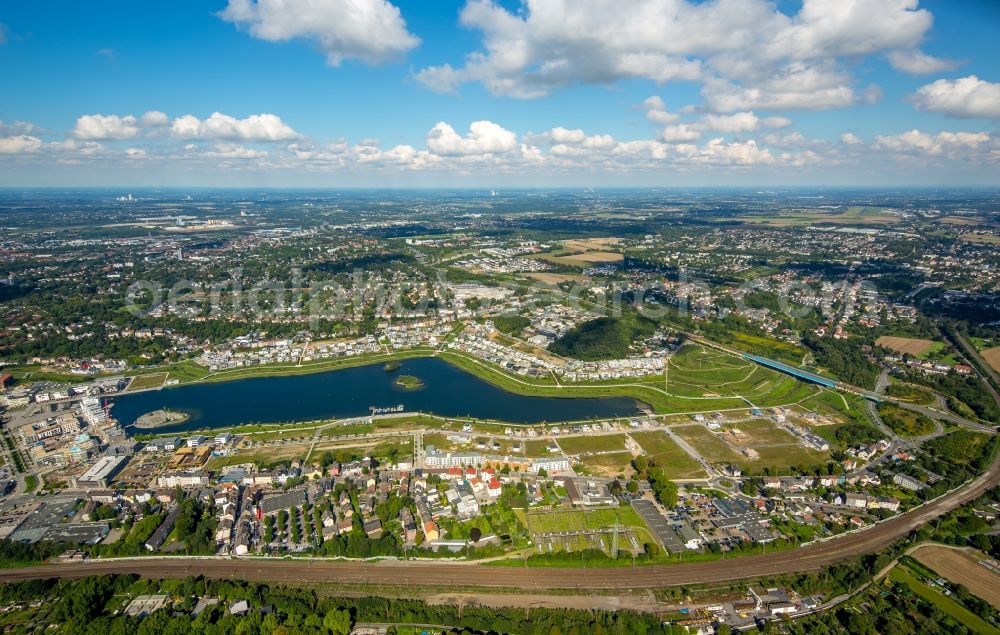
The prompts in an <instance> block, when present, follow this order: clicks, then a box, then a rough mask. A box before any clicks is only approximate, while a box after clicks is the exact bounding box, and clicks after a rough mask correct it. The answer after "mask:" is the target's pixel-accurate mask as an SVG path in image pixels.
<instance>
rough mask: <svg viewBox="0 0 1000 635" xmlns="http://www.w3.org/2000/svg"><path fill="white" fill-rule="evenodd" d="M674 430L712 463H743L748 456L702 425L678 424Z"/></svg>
mask: <svg viewBox="0 0 1000 635" xmlns="http://www.w3.org/2000/svg"><path fill="white" fill-rule="evenodd" d="M674 432H675V433H677V436H679V437H681V438H682V439H684V440H685V441H687V442H688V443H690V444H691V446H692V447H693V448H694V449H695V450H697V451H698V453H699V454H701V455H702V456H703V457H705V459H706V460H707V461H708V462H710V463H741V462H742V461H743V459H744V458H746V457H744V456H743V455H742V454H740V453H739V452H737V451H736V450H734V449H733V448H731V447H730V446H729V445H728V444H727V443H726V442H725V441H723V440H722V439H720V438H719V437H718V435H716V434H713V433H712V432H710V431H709V430H707V429H706V428H705V427H703V426H701V425H698V424H693V425H687V426H677V427H676V428H674Z"/></svg>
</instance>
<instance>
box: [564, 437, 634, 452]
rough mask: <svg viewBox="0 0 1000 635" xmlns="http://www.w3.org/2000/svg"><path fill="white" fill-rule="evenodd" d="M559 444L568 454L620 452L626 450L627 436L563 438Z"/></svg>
mask: <svg viewBox="0 0 1000 635" xmlns="http://www.w3.org/2000/svg"><path fill="white" fill-rule="evenodd" d="M558 443H559V447H561V448H562V449H563V452H565V453H566V454H584V453H586V452H618V451H622V450H624V449H625V435H624V434H605V435H601V436H579V437H563V438H561V439H559V440H558Z"/></svg>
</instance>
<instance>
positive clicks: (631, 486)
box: [625, 481, 639, 494]
mask: <svg viewBox="0 0 1000 635" xmlns="http://www.w3.org/2000/svg"><path fill="white" fill-rule="evenodd" d="M625 489H627V490H628V491H629V493H630V494H635V493H636V492H638V491H639V483H637V482H636V481H629V482H628V484H627V485H626V486H625Z"/></svg>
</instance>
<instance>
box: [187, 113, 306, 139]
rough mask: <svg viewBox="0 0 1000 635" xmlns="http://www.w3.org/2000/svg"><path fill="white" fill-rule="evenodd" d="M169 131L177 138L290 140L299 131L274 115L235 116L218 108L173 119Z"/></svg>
mask: <svg viewBox="0 0 1000 635" xmlns="http://www.w3.org/2000/svg"><path fill="white" fill-rule="evenodd" d="M170 132H171V134H173V135H174V136H175V137H179V138H181V139H213V140H225V141H250V142H253V141H290V140H293V139H297V138H298V137H299V134H298V133H297V132H295V130H293V129H292V128H291V127H290V126H288V125H287V124H286V123H285V122H283V121H282V120H281V117H278V116H277V115H270V114H261V115H250V116H249V117H246V118H245V119H237V118H235V117H232V116H230V115H224V114H222V113H220V112H214V113H212V114H211V115H210V116H209V117H208V118H207V119H198V118H197V117H195V116H194V115H184V116H182V117H178V118H176V119H174V121H173V123H172V124H171V125H170Z"/></svg>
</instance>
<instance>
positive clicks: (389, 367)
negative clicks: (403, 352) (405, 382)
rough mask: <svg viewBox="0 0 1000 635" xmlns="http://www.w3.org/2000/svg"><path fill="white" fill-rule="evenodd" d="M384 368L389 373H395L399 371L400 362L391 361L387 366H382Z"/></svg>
mask: <svg viewBox="0 0 1000 635" xmlns="http://www.w3.org/2000/svg"><path fill="white" fill-rule="evenodd" d="M382 368H384V369H385V372H387V373H394V372H396V371H397V370H399V360H397V359H390V360H389V361H387V362H386V363H385V365H383V366H382Z"/></svg>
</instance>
